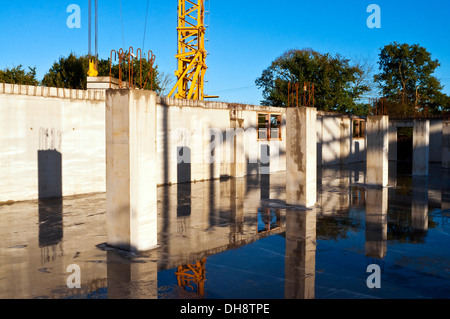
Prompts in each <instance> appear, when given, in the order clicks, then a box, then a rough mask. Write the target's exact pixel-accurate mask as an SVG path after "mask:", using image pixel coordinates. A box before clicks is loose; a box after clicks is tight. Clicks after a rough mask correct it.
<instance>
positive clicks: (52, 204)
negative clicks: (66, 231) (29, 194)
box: [38, 150, 63, 247]
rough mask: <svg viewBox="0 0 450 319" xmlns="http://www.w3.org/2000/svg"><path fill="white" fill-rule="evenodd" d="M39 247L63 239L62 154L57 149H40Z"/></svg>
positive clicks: (54, 243)
mask: <svg viewBox="0 0 450 319" xmlns="http://www.w3.org/2000/svg"><path fill="white" fill-rule="evenodd" d="M38 192H39V193H38V194H39V247H49V246H54V245H57V244H58V243H60V242H61V241H62V239H63V200H62V194H63V193H62V155H61V153H60V152H58V151H56V150H46V151H38Z"/></svg>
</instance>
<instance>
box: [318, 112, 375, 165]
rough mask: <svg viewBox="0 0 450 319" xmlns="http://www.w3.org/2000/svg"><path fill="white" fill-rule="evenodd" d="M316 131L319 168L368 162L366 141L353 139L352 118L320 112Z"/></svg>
mask: <svg viewBox="0 0 450 319" xmlns="http://www.w3.org/2000/svg"><path fill="white" fill-rule="evenodd" d="M347 125H350V126H349V127H347ZM316 129H317V165H318V166H329V165H338V164H345V163H357V162H364V161H365V160H366V139H365V138H353V118H352V117H348V116H345V115H340V114H331V113H325V112H318V113H317V124H316Z"/></svg>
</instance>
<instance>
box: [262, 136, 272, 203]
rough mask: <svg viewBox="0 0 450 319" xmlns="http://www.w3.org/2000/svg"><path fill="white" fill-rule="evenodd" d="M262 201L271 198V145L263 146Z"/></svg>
mask: <svg viewBox="0 0 450 319" xmlns="http://www.w3.org/2000/svg"><path fill="white" fill-rule="evenodd" d="M260 178H261V199H269V198H270V145H267V144H261V175H260Z"/></svg>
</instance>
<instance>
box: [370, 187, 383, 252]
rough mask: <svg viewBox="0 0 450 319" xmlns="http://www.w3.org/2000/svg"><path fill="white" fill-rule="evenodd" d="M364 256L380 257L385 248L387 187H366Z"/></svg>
mask: <svg viewBox="0 0 450 319" xmlns="http://www.w3.org/2000/svg"><path fill="white" fill-rule="evenodd" d="M365 199H366V242H365V250H366V256H367V257H371V258H378V259H382V258H384V257H385V256H386V249H387V245H386V244H387V243H386V241H387V212H388V189H387V188H371V187H369V188H367V189H366V197H365Z"/></svg>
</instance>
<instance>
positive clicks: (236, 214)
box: [230, 178, 245, 244]
mask: <svg viewBox="0 0 450 319" xmlns="http://www.w3.org/2000/svg"><path fill="white" fill-rule="evenodd" d="M244 196H245V179H244V178H233V179H231V186H230V244H233V243H235V242H237V241H239V240H240V239H241V238H242V234H243V232H244Z"/></svg>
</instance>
